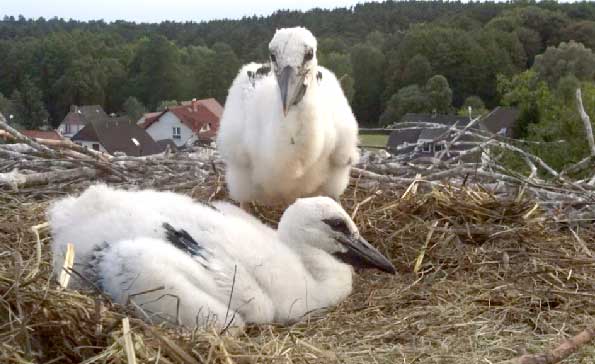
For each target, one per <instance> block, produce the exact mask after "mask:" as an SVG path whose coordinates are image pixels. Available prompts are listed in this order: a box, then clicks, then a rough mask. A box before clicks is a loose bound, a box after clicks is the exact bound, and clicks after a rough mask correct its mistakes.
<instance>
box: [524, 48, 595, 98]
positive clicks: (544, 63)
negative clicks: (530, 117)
mask: <svg viewBox="0 0 595 364" xmlns="http://www.w3.org/2000/svg"><path fill="white" fill-rule="evenodd" d="M533 70H535V72H536V73H537V75H538V76H539V78H540V79H542V80H544V81H546V82H547V83H548V85H549V86H550V87H556V86H557V84H558V81H559V80H560V78H562V77H564V76H566V75H573V76H574V77H576V78H577V79H578V80H582V81H586V80H589V81H592V80H593V76H594V75H595V54H593V51H592V50H591V49H589V48H585V46H584V45H583V44H581V43H577V42H574V41H570V42H568V43H565V42H562V43H560V45H559V46H558V47H548V48H547V50H546V51H545V53H544V54H542V55H538V56H537V57H535V64H534V65H533Z"/></svg>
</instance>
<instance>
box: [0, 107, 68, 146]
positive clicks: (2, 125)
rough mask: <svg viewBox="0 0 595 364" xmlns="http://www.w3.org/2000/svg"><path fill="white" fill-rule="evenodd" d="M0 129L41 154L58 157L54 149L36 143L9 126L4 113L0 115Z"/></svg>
mask: <svg viewBox="0 0 595 364" xmlns="http://www.w3.org/2000/svg"><path fill="white" fill-rule="evenodd" d="M0 129H3V130H5V131H6V132H7V133H8V134H10V135H11V136H12V137H13V138H14V139H15V140H17V141H19V142H23V143H25V144H28V145H30V146H32V147H33V148H35V149H37V150H39V151H40V152H44V153H47V154H48V155H50V156H54V157H55V156H56V152H55V151H53V150H52V149H50V148H48V147H46V146H45V145H41V144H39V143H38V142H36V141H34V140H33V139H31V138H29V137H27V136H25V135H23V134H21V132H19V131H18V130H16V129H15V128H13V127H12V126H10V125H8V122H7V121H6V118H5V117H4V115H2V113H0Z"/></svg>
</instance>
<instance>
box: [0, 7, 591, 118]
mask: <svg viewBox="0 0 595 364" xmlns="http://www.w3.org/2000/svg"><path fill="white" fill-rule="evenodd" d="M594 19H595V3H593V2H582V3H570V4H569V3H554V2H551V1H547V2H540V3H536V2H532V1H524V2H518V1H515V2H497V3H493V2H491V3H490V2H487V3H486V2H466V3H463V2H438V1H431V2H424V1H402V2H393V1H389V2H382V3H374V2H370V3H365V4H359V5H356V6H354V7H353V8H351V9H346V8H338V9H335V10H320V9H318V10H312V11H308V12H305V13H303V12H299V11H279V12H276V13H275V14H273V15H271V16H269V17H246V18H243V19H241V20H217V21H210V22H203V23H195V22H186V23H176V22H163V23H161V24H136V23H132V22H126V21H118V22H114V23H105V22H103V21H92V22H78V21H65V20H61V19H50V20H45V19H37V20H27V19H24V18H16V19H15V18H11V17H5V19H4V20H0V92H2V93H3V94H4V95H6V96H8V95H12V94H13V92H14V91H15V90H21V87H22V84H23V82H24V80H25V79H26V78H28V79H29V80H30V82H32V83H33V84H34V85H35V86H36V87H37V88H38V89H39V90H40V91H41V94H42V96H41V98H40V99H41V100H42V101H43V103H44V108H45V109H46V110H47V111H48V112H49V114H50V119H51V122H52V124H53V125H54V126H57V125H58V124H59V123H60V122H61V121H62V119H63V117H64V116H65V115H66V113H67V112H68V110H69V108H70V105H71V104H79V105H84V104H101V105H102V106H103V107H104V109H105V110H106V111H107V112H110V113H111V112H120V111H121V110H122V105H123V104H124V102H125V100H127V98H128V97H129V96H134V97H136V98H137V99H138V100H140V101H141V102H142V103H144V104H145V105H147V107H148V108H149V109H150V110H154V109H155V108H156V107H157V105H158V103H159V102H160V101H162V100H171V99H176V100H189V99H192V98H194V97H196V98H205V97H215V98H217V99H218V100H219V101H220V102H222V103H223V102H224V101H225V97H226V94H227V89H228V88H229V85H230V84H231V82H232V80H233V78H234V76H235V75H236V74H237V71H238V69H239V67H240V65H241V64H244V63H247V62H250V61H264V60H266V58H267V55H268V49H267V48H268V47H267V46H268V42H269V41H270V38H271V35H272V34H273V33H274V31H275V29H276V28H281V27H286V26H296V25H302V26H306V27H308V28H309V29H310V30H311V31H312V32H313V33H314V34H315V35H316V37H317V39H318V45H319V47H318V59H319V61H320V64H322V65H324V66H326V67H328V68H329V69H331V70H332V71H333V72H335V74H336V75H337V78H339V79H340V80H341V84H342V86H343V89H344V91H345V93H346V95H347V97H348V99H350V100H351V101H352V104H353V108H354V112H355V114H356V116H357V118H358V120H360V122H361V123H363V124H368V125H375V124H377V123H378V119H379V115H380V112H381V110H385V109H387V107H388V104H389V99H390V98H391V97H392V96H393V95H395V94H397V93H398V92H399V90H401V89H402V88H404V87H406V86H409V85H412V84H417V85H418V86H419V87H424V85H425V83H426V82H427V81H428V79H429V78H430V76H431V75H433V74H437V73H439V74H441V75H444V76H445V77H446V78H447V79H448V81H449V84H450V88H451V90H452V93H453V96H452V99H453V104H454V105H455V106H456V107H457V108H460V107H461V105H462V104H463V102H464V100H465V98H467V97H468V96H470V95H477V96H479V97H481V99H482V100H483V101H484V102H485V103H486V105H487V106H488V107H490V108H491V107H494V106H496V105H498V104H499V102H500V95H499V94H498V93H497V92H496V90H497V77H496V76H497V75H498V74H502V75H504V76H505V77H506V78H508V79H511V78H512V77H513V75H515V74H518V73H520V72H523V71H524V70H526V69H527V68H528V67H531V66H532V64H533V59H534V57H535V56H536V55H538V54H540V53H543V52H544V50H545V49H546V47H548V46H555V45H557V44H559V43H560V42H561V41H570V40H575V41H578V42H582V43H584V44H585V45H586V46H587V47H591V48H592V47H593V46H594V43H593V42H595V21H594ZM564 76H565V75H561V76H560V77H564ZM577 78H579V79H582V78H581V77H579V76H577ZM19 92H21V91H19Z"/></svg>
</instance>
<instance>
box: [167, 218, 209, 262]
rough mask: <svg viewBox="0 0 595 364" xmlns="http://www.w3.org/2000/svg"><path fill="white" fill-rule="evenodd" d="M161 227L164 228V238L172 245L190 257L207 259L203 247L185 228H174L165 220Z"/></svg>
mask: <svg viewBox="0 0 595 364" xmlns="http://www.w3.org/2000/svg"><path fill="white" fill-rule="evenodd" d="M163 228H164V229H165V238H166V239H167V241H169V242H170V243H171V244H172V245H173V246H175V247H176V248H178V249H180V250H181V251H183V252H185V253H187V254H189V255H190V256H192V257H195V256H199V257H201V258H203V259H204V260H207V257H206V251H205V248H204V247H202V246H201V245H200V244H199V243H198V242H197V241H196V240H194V239H193V238H192V236H190V234H188V232H187V231H186V230H184V229H179V230H176V229H175V228H174V227H173V226H171V225H170V224H168V223H167V222H164V223H163Z"/></svg>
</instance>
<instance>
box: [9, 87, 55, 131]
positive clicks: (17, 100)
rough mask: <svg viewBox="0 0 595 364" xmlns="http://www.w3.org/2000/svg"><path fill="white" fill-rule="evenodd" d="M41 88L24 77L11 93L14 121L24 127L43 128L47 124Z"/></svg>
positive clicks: (46, 113)
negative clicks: (18, 86)
mask: <svg viewBox="0 0 595 364" xmlns="http://www.w3.org/2000/svg"><path fill="white" fill-rule="evenodd" d="M41 98H42V93H41V90H40V89H39V88H38V87H37V86H35V84H34V83H33V81H31V79H29V78H28V77H26V78H25V79H24V80H23V82H22V83H21V86H20V88H19V89H17V90H14V92H13V93H12V95H11V99H12V104H13V110H14V122H15V123H18V124H20V125H22V126H23V127H25V128H26V129H43V128H46V127H47V126H48V112H47V110H46V109H45V107H44V105H43V101H42V99H41Z"/></svg>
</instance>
